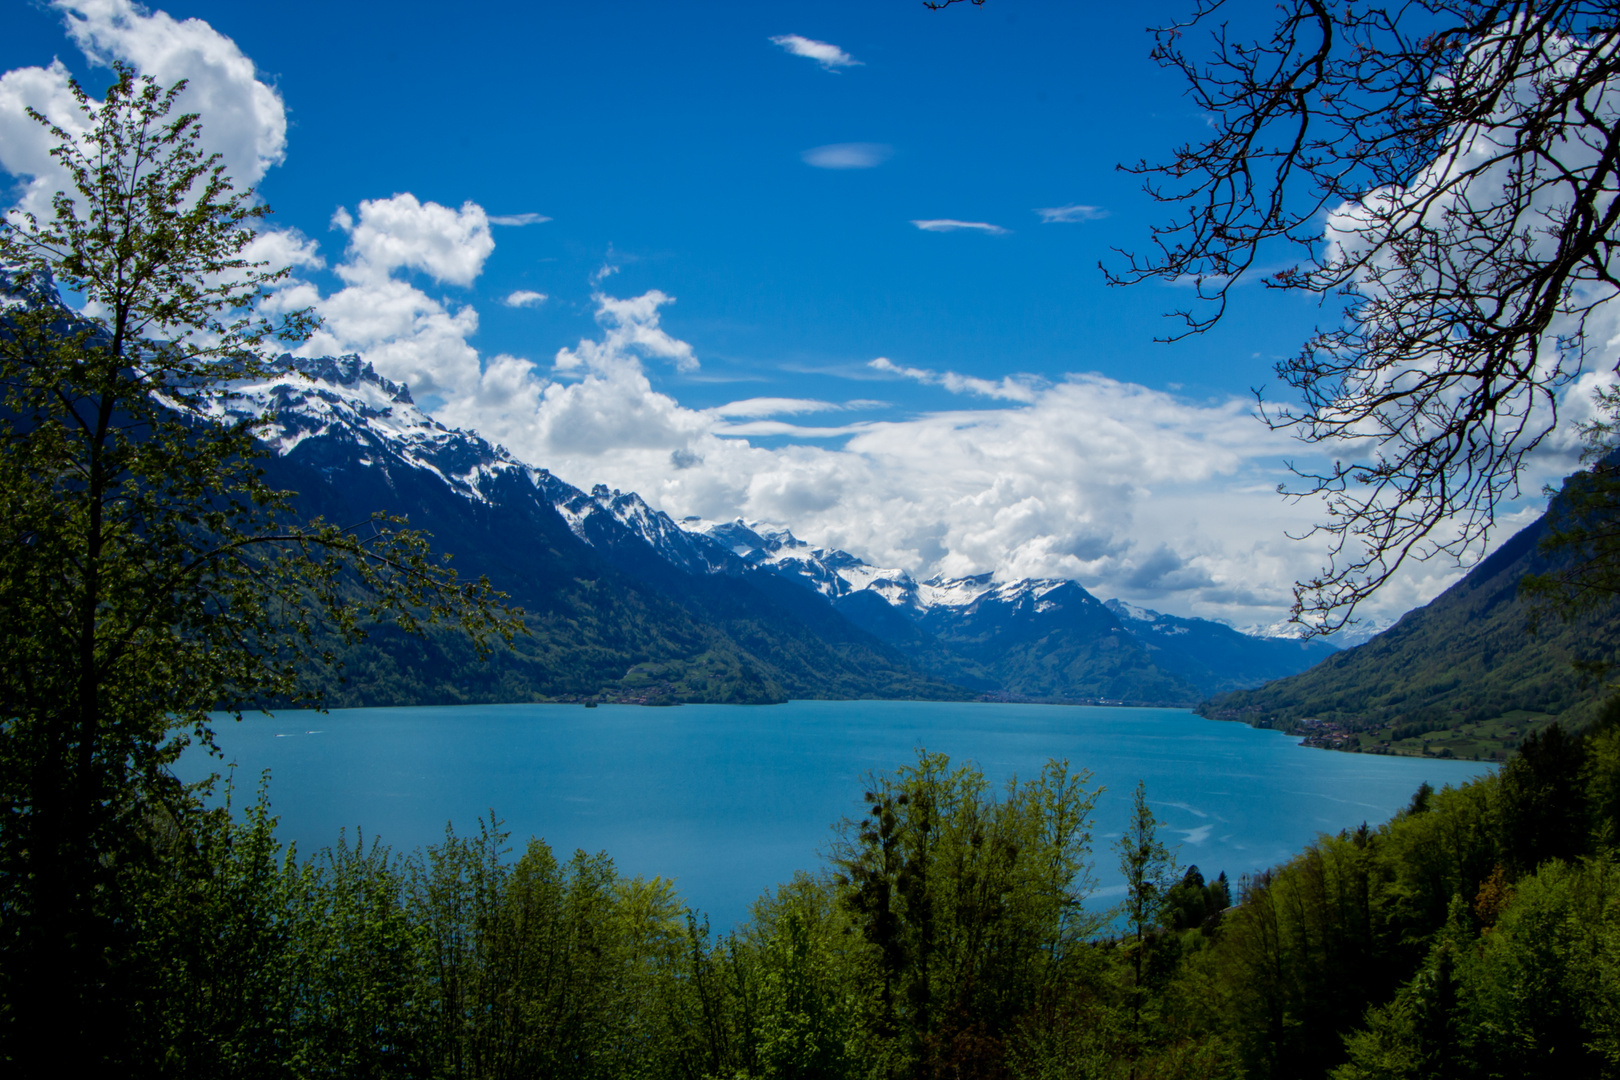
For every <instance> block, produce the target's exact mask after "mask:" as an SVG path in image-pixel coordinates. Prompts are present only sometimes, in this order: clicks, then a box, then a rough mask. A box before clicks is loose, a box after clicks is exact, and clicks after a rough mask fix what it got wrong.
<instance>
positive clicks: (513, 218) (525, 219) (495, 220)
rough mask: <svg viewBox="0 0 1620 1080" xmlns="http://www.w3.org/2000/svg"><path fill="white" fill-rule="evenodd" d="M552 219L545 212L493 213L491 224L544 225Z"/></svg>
mask: <svg viewBox="0 0 1620 1080" xmlns="http://www.w3.org/2000/svg"><path fill="white" fill-rule="evenodd" d="M550 220H551V219H550V218H548V217H546V215H544V214H494V215H491V217H490V219H489V223H490V224H491V225H515V226H523V225H543V224H545V223H546V222H548V221H550Z"/></svg>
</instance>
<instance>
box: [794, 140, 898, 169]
mask: <svg viewBox="0 0 1620 1080" xmlns="http://www.w3.org/2000/svg"><path fill="white" fill-rule="evenodd" d="M893 155H894V147H892V146H886V145H884V144H883V143H869V142H853V143H832V144H831V145H829V146H815V147H811V148H810V149H809V150H806V151H805V152H804V153H803V154H801V155H799V156H800V157H802V158H804V163H805V164H806V165H814V166H815V167H816V168H818V169H870V168H872V167H873V166H874V165H881V164H883V163H884V162H885V161H888V160H889V158H890V157H892V156H893Z"/></svg>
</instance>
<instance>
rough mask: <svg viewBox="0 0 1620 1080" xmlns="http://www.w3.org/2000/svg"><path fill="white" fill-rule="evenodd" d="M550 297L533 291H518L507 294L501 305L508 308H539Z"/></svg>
mask: <svg viewBox="0 0 1620 1080" xmlns="http://www.w3.org/2000/svg"><path fill="white" fill-rule="evenodd" d="M547 299H548V297H547V296H546V294H545V293H543V292H534V291H533V290H532V289H517V290H515V291H513V292H509V293H507V294H506V299H505V300H502V301H501V303H503V304H505V305H506V306H507V307H539V306H540V305H541V304H543V303H545V302H546V300H547Z"/></svg>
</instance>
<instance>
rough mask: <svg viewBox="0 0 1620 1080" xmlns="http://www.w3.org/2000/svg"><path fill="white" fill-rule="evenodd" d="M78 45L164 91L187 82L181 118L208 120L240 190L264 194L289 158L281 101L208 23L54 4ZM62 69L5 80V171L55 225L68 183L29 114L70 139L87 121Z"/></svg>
mask: <svg viewBox="0 0 1620 1080" xmlns="http://www.w3.org/2000/svg"><path fill="white" fill-rule="evenodd" d="M50 6H51V7H52V8H54V9H55V10H56V11H58V12H59V13H60V14H61V15H62V17H63V21H64V23H65V26H66V29H67V33H68V36H69V38H70V39H72V41H73V43H74V44H75V45H77V46H78V47H79V49H80V50H81V51H82V52H83V53H84V55H85V56H86V57H87V58H88V59H89V60H90V61H91V62H92V63H94V64H97V65H101V66H110V65H111V64H112V63H113V62H114V61H115V60H122V61H124V62H126V63H129V64H131V65H133V66H134V67H135V68H136V69H137V70H138V71H140V72H142V73H143V74H147V75H151V76H152V77H153V78H155V79H157V81H158V82H159V83H161V84H163V85H164V86H171V85H173V84H174V83H176V82H178V81H180V80H181V79H186V80H188V82H187V87H186V90H185V92H184V93H183V94H182V95H181V97H180V101H179V108H180V109H181V110H182V111H185V112H195V113H198V114H200V116H201V118H202V132H203V145H204V146H205V147H206V149H208V150H209V151H210V152H214V153H218V154H220V156H221V157H222V158H223V160H224V164H225V168H226V172H227V173H228V174H229V175H230V176H231V178H232V179H233V180H234V181H235V182H236V184H237V185H238V186H239V187H246V186H250V185H253V184H257V183H258V182H259V180H260V178H261V177H263V176H264V174H265V171H266V170H268V169H269V168H270V167H271V166H273V165H275V164H277V163H279V162H280V161H281V160H282V158H283V157H284V156H285V154H286V148H287V115H286V109H285V107H284V106H283V104H282V101H281V96H280V95H279V94H278V93H276V91H275V89H274V88H272V87H271V86H269V85H268V84H267V83H265V82H263V81H262V80H260V79H259V78H258V77H257V75H256V73H255V71H254V67H253V62H252V61H251V60H249V59H248V58H247V57H246V56H245V55H244V54H243V53H242V51H241V49H239V48H237V46H236V43H235V42H234V41H232V40H231V39H230V38H228V37H226V36H225V35H223V34H221V33H220V32H219V31H217V30H215V29H214V28H213V27H211V26H209V25H208V24H207V23H206V22H203V21H202V20H201V19H184V20H179V19H175V18H172V17H171V16H169V15H168V14H166V13H164V12H162V11H150V12H149V11H147V10H146V9H145V8H142V7H140V6H138V5H136V4H133V3H130V2H129V0H55V2H54V3H52V4H51V5H50ZM68 77H69V75H68V71H67V68H66V67H65V66H63V65H62V64H61V63H58V62H54V61H53V62H52V63H51V64H50V66H48V67H44V68H39V67H24V68H17V69H15V70H12V71H8V72H6V73H5V74H4V75H3V76H0V167H3V168H4V169H5V171H6V172H8V173H10V174H12V175H13V176H16V177H18V178H19V179H21V178H27V180H28V183H27V184H26V186H25V188H24V191H23V196H22V198H21V200H20V201H19V204H18V205H19V207H20V208H21V209H23V210H26V211H29V212H31V213H34V214H35V215H37V216H39V217H46V216H49V214H50V212H51V207H50V197H51V194H52V193H53V192H56V191H59V190H62V189H63V188H64V187H65V186H66V180H67V176H66V174H65V173H64V172H63V171H62V169H61V166H60V165H59V164H58V163H57V162H56V161H55V159H53V158H51V157H50V153H49V152H50V148H51V140H50V137H49V136H48V135H47V134H46V133H45V132H44V131H43V129H42V128H40V126H39V125H38V124H36V123H35V122H34V121H33V120H31V119H30V118H29V117H28V115H27V113H26V111H25V110H26V109H27V108H28V107H30V106H31V107H33V108H34V109H36V110H38V111H39V112H40V113H42V114H43V115H45V116H47V117H49V118H50V119H51V120H53V121H55V122H56V123H58V124H60V125H62V126H63V127H64V128H65V129H67V130H68V131H70V132H73V131H77V130H79V129H80V127H81V119H80V116H79V113H78V111H77V109H76V108H75V106H74V104H73V99H72V96H71V94H70V93H69V91H68Z"/></svg>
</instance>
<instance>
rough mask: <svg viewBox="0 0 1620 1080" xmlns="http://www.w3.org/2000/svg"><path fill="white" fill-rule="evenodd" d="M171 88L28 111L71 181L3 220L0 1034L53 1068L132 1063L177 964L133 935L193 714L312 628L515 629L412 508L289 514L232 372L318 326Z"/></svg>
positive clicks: (112, 91)
mask: <svg viewBox="0 0 1620 1080" xmlns="http://www.w3.org/2000/svg"><path fill="white" fill-rule="evenodd" d="M183 86H184V84H183V83H182V84H178V85H176V86H174V87H171V88H169V89H167V90H165V89H162V88H160V87H159V86H158V85H157V84H156V83H155V82H153V81H152V80H151V79H148V78H145V77H138V76H137V75H136V74H135V73H134V72H133V71H132V70H130V69H129V68H127V67H122V66H120V67H119V68H118V69H117V80H116V82H115V83H114V84H113V85H112V86H111V87H110V88H109V89H108V91H107V94H106V98H105V101H104V102H99V103H98V102H95V101H92V100H91V99H90V98H89V96H88V95H87V94H86V93H85V91H84V90H83V89H82V88H80V87H79V86H78V85H77V84H74V86H73V94H74V97H75V99H76V101H77V104H78V108H79V111H80V113H81V118H82V127H81V132H82V133H80V132H74V131H69V130H67V129H65V128H64V127H62V126H58V125H56V124H53V123H51V122H50V121H48V120H47V119H46V118H45V117H43V116H40V115H39V114H37V113H34V114H32V115H33V116H34V119H35V120H37V121H38V122H40V123H41V124H43V125H45V126H46V127H47V128H48V129H49V131H50V132H51V134H52V136H53V137H54V138H55V139H56V143H57V145H56V147H55V149H54V150H53V151H52V154H53V156H54V157H55V158H56V160H57V161H58V162H59V163H60V164H61V165H62V166H63V168H64V169H65V170H66V172H67V174H68V176H69V178H70V180H71V183H72V190H71V191H68V192H60V193H58V194H57V195H56V197H55V200H54V204H53V214H52V216H51V217H50V219H49V220H45V221H41V220H37V219H36V218H35V217H34V216H33V215H31V214H25V213H22V212H20V211H16V210H13V211H11V212H10V213H9V214H8V215H7V216H6V218H5V221H4V224H3V226H0V271H3V272H4V275H5V276H4V278H3V279H0V285H3V286H4V291H5V296H4V297H3V301H4V304H5V307H4V311H3V315H4V321H3V322H0V956H3V958H4V962H3V964H0V970H3V972H4V974H3V976H0V980H3V981H0V991H3V999H0V1018H3V1019H0V1023H3V1024H4V1025H5V1028H4V1029H3V1030H0V1039H3V1040H4V1044H5V1046H6V1048H7V1052H8V1053H9V1054H10V1055H11V1056H13V1058H21V1057H26V1055H27V1054H28V1053H30V1052H34V1053H37V1054H39V1055H41V1057H40V1058H36V1059H35V1060H34V1062H33V1063H34V1064H36V1065H38V1064H40V1063H41V1062H42V1060H48V1061H49V1062H50V1064H51V1067H52V1069H53V1071H58V1070H63V1069H64V1068H65V1069H66V1071H73V1070H72V1069H71V1068H70V1067H69V1066H71V1065H72V1064H74V1063H75V1060H74V1059H75V1058H76V1057H84V1058H86V1059H89V1058H92V1057H95V1056H97V1055H98V1054H101V1055H102V1056H103V1057H104V1058H105V1059H106V1060H105V1064H106V1065H114V1064H122V1065H124V1066H125V1069H124V1071H138V1070H137V1069H136V1068H135V1065H134V1063H132V1062H124V1063H120V1062H118V1048H119V1047H122V1046H125V1045H128V1040H127V1039H125V1038H124V1036H125V1034H126V1032H124V1031H121V1030H120V1024H122V1023H128V1022H132V1021H131V1019H130V1018H131V1017H133V1016H134V1012H133V1011H132V1010H133V1005H132V1004H131V1002H132V1001H134V1000H135V999H137V998H138V997H139V995H140V994H141V991H142V986H143V985H144V983H143V979H144V976H143V975H142V974H141V972H140V971H138V970H136V969H135V968H136V967H137V966H138V965H139V964H142V963H146V964H151V965H159V966H161V964H162V963H163V962H164V961H163V958H161V957H146V958H145V959H144V960H142V959H140V958H139V953H138V950H136V949H134V948H133V947H132V944H131V943H132V942H133V941H134V940H135V939H136V938H137V937H138V936H139V933H140V915H141V898H140V896H139V895H138V894H137V893H138V889H137V887H136V885H135V884H134V883H135V882H137V881H138V880H139V875H137V874H135V873H133V872H132V871H133V869H134V868H137V867H139V866H140V865H142V864H144V863H148V862H150V861H151V860H152V859H153V858H155V857H156V854H155V848H154V841H153V839H152V838H153V836H154V835H155V833H157V832H159V831H161V829H159V828H158V827H157V826H158V825H160V824H162V825H164V827H171V826H174V825H179V826H180V827H181V829H182V832H183V831H184V826H185V823H186V821H187V820H188V819H189V817H190V816H191V815H193V814H194V813H195V812H196V810H197V808H198V803H197V801H196V799H195V797H194V793H193V792H189V791H187V790H185V789H184V788H182V786H181V785H179V784H178V782H177V781H175V780H174V778H173V777H172V775H171V774H170V773H169V771H168V768H167V766H168V765H169V764H170V763H171V762H173V761H174V760H175V758H176V757H177V756H178V754H179V753H180V751H181V749H182V748H183V746H184V745H185V743H186V741H187V738H188V733H189V735H190V736H191V737H198V738H202V739H204V740H206V739H207V738H208V737H209V724H210V713H211V711H213V710H220V709H224V710H238V709H240V708H241V707H243V706H244V705H247V704H251V703H253V702H256V701H262V700H265V699H267V698H270V697H283V698H285V697H287V696H290V695H293V694H295V693H296V692H297V688H298V674H299V671H300V669H301V667H302V666H303V665H304V664H306V663H307V661H308V660H309V659H311V657H310V656H308V655H306V654H307V653H310V652H314V653H315V654H316V656H315V657H314V658H316V659H318V658H319V650H314V649H312V648H311V645H310V643H311V641H312V638H311V633H312V630H313V629H314V628H315V627H316V626H317V625H318V624H321V623H325V624H328V625H331V626H333V627H335V628H336V629H337V631H338V634H339V636H340V637H344V638H348V639H351V640H352V639H353V638H355V637H356V636H358V635H360V634H361V633H362V625H363V623H364V622H366V621H374V620H381V619H392V620H393V621H395V622H397V623H398V624H400V625H401V626H403V627H404V628H405V629H408V630H411V629H416V628H418V627H419V626H420V625H422V624H424V623H427V622H434V621H439V620H443V619H449V620H452V621H455V622H458V623H460V624H461V625H462V626H464V627H466V628H467V629H468V631H469V632H470V633H471V634H472V635H473V636H474V638H475V640H476V641H478V642H479V643H480V645H482V644H483V643H484V642H485V641H487V639H488V638H489V637H490V636H491V635H492V634H501V635H505V636H510V634H511V633H512V631H513V629H514V628H515V627H516V626H517V625H519V624H518V623H517V622H516V619H517V613H515V612H512V611H509V610H507V609H504V608H501V607H500V606H499V598H500V597H499V594H497V593H495V592H493V591H492V590H491V589H490V587H489V584H488V582H486V581H480V582H478V583H477V584H474V585H470V586H465V585H462V584H461V583H459V582H458V581H457V579H456V575H455V574H454V572H453V571H451V570H450V569H449V568H448V566H446V565H445V564H444V562H443V561H442V560H441V559H435V558H434V557H433V556H432V555H431V553H430V551H429V550H428V547H427V545H426V541H425V539H424V538H423V537H422V536H420V535H418V534H415V533H412V532H409V531H408V530H403V529H400V528H398V526H399V525H400V524H401V523H400V522H397V521H392V520H386V519H373V520H368V521H366V522H364V523H362V524H361V525H359V526H357V527H350V528H345V527H339V526H336V525H330V524H326V523H322V522H319V521H316V522H310V523H301V522H298V521H297V520H295V519H294V517H293V514H292V511H291V508H290V505H289V501H288V497H289V495H290V493H287V492H280V491H276V490H273V489H271V488H270V487H269V486H268V485H266V484H265V483H264V482H263V481H262V479H261V478H260V475H259V471H258V469H257V467H256V465H255V458H257V457H259V456H260V455H262V454H263V453H264V452H265V451H264V450H263V448H262V447H261V446H260V445H259V444H258V443H257V442H256V440H255V433H256V431H257V426H256V424H255V423H254V422H252V421H241V420H234V419H231V418H230V415H229V412H228V402H229V395H230V387H231V384H232V381H233V380H239V379H246V378H251V377H254V376H256V375H258V374H260V373H262V372H263V371H264V370H265V359H264V356H263V353H264V352H265V351H266V350H267V349H268V348H269V347H270V346H271V345H272V343H274V342H277V341H281V342H290V341H297V340H299V339H301V338H302V337H304V336H305V335H307V333H308V332H309V330H310V329H311V326H312V320H311V318H310V316H309V315H308V313H305V312H300V313H294V314H292V315H289V316H285V317H282V318H280V319H278V320H272V319H270V318H267V317H265V316H264V315H262V314H261V312H260V310H259V308H258V306H257V302H258V301H259V300H260V298H261V297H262V296H263V294H264V290H265V289H266V288H267V287H268V286H270V285H272V284H273V283H274V282H275V281H276V280H277V279H278V278H280V276H281V274H282V273H284V271H276V270H273V269H270V268H268V267H266V266H265V265H264V264H262V263H255V262H253V261H251V259H250V258H249V257H248V245H249V244H250V242H251V241H252V239H253V237H254V226H255V224H256V223H257V222H258V221H260V220H261V219H262V218H264V217H265V216H266V215H267V214H268V213H269V211H268V208H267V207H265V206H264V205H263V204H262V203H259V202H257V201H256V200H255V198H254V196H253V193H252V192H251V191H237V190H235V189H233V187H232V185H231V182H230V179H229V177H227V176H226V175H225V173H224V169H223V166H222V165H220V164H219V161H218V158H217V156H207V155H205V153H204V152H203V150H202V148H201V144H200V141H199V135H200V128H199V124H198V120H197V117H196V116H195V115H190V114H186V115H178V114H176V113H175V109H174V104H175V100H176V97H177V95H178V94H179V92H180V91H181V89H182V87H183ZM58 284H59V285H61V286H62V287H64V288H65V289H66V290H68V291H69V292H70V293H72V294H75V295H77V296H78V297H79V298H81V300H82V302H83V303H82V307H81V308H80V310H78V311H72V310H69V309H68V308H66V307H65V306H64V305H63V304H62V303H61V301H60V300H59V299H58V298H57V296H56V293H55V289H54V286H55V285H58ZM164 823H166V824H164ZM92 1032H93V1034H92ZM47 1033H48V1036H47ZM47 1038H48V1041H47ZM98 1048H100V1049H99V1050H98ZM77 1063H79V1064H88V1063H89V1062H88V1060H86V1061H81V1062H77Z"/></svg>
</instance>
